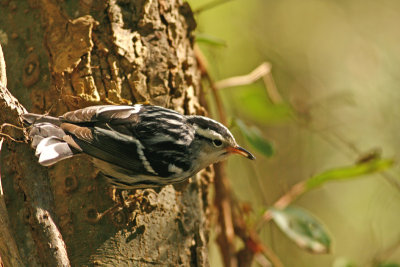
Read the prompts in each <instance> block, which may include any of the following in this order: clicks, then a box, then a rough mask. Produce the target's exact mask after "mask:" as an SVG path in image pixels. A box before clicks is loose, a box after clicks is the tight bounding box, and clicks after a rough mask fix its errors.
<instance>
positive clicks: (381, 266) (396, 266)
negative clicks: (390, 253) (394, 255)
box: [377, 262, 400, 267]
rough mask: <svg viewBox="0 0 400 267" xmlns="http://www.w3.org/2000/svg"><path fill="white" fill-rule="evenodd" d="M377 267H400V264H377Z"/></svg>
mask: <svg viewBox="0 0 400 267" xmlns="http://www.w3.org/2000/svg"><path fill="white" fill-rule="evenodd" d="M377 267H400V264H398V263H394V262H384V263H379V265H378V266H377Z"/></svg>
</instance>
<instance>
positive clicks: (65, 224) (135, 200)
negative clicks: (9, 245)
mask: <svg viewBox="0 0 400 267" xmlns="http://www.w3.org/2000/svg"><path fill="white" fill-rule="evenodd" d="M195 26H196V24H195V21H194V18H193V14H192V12H191V9H190V7H189V5H188V4H187V3H182V0H169V1H166V0H158V1H156V0H147V1H145V0H137V1H127V0H119V1H117V0H109V1H91V0H89V1H87V0H86V1H85V0H81V1H65V2H64V1H55V0H36V1H35V0H30V1H2V2H1V3H0V43H1V44H2V46H3V51H4V54H5V61H6V63H7V72H8V77H7V78H8V85H7V87H8V89H9V90H10V91H11V93H12V94H13V95H14V96H15V97H16V98H17V99H18V100H19V102H20V103H21V104H22V105H23V106H24V107H25V108H26V109H27V110H28V111H29V112H36V113H45V112H49V113H50V114H51V115H60V114H62V113H64V112H66V111H68V110H73V109H77V108H82V107H85V106H90V105H99V104H131V103H139V102H140V103H143V102H146V103H150V104H155V105H161V106H165V107H169V108H173V109H175V110H177V111H180V112H182V113H185V114H203V113H204V109H203V108H202V107H201V106H200V104H199V96H200V73H199V70H198V66H197V63H196V60H195V56H194V52H193V42H194V39H193V35H192V31H193V30H194V28H195ZM5 91H6V89H5V88H2V91H1V92H0V98H1V100H0V102H1V105H0V114H1V115H0V123H4V122H12V123H14V124H17V125H18V124H19V122H20V120H19V118H18V114H20V113H21V112H24V111H23V107H21V108H20V109H18V110H17V111H18V112H14V113H12V112H10V111H11V110H15V108H16V107H17V106H18V105H17V103H14V102H12V103H11V104H7V103H8V102H7V101H5V100H4V92H5ZM13 105H14V106H13ZM7 129H9V127H8V128H7ZM10 134H12V135H13V136H17V137H18V136H19V137H21V134H20V133H19V132H18V131H17V130H15V129H14V130H12V131H11V133H10ZM211 175H212V173H211V171H210V170H208V171H203V172H201V173H200V174H198V175H197V176H196V177H194V178H192V179H189V181H187V182H184V183H182V184H179V185H175V186H166V187H163V188H161V189H159V190H152V189H146V190H136V191H126V192H123V195H124V196H125V198H126V199H127V200H128V201H127V203H128V206H127V207H124V208H118V207H117V208H112V207H115V204H116V200H115V197H114V195H115V192H113V190H112V189H111V188H110V187H109V186H108V184H107V183H106V182H105V180H104V179H103V177H102V176H101V175H100V174H99V173H98V171H97V170H96V169H95V168H93V166H92V163H91V161H90V158H89V157H87V156H78V157H76V158H72V159H69V160H65V161H62V162H61V163H58V164H56V165H55V166H53V167H48V168H46V167H42V166H40V165H38V163H37V158H35V157H34V151H33V150H32V149H31V148H30V147H29V145H28V144H21V143H15V142H11V141H9V140H8V141H7V142H5V144H4V145H3V149H2V153H1V178H2V183H3V190H4V195H5V202H6V206H7V212H8V217H9V221H10V225H11V232H12V233H13V237H14V240H15V242H16V245H17V247H18V251H17V254H18V253H19V255H20V257H21V259H22V262H23V264H24V265H26V266H69V265H72V266H93V265H96V266H150V265H151V266H154V265H156V266H159V265H163V266H178V265H181V266H190V265H191V266H205V265H208V254H207V239H208V232H207V228H206V223H207V221H206V218H205V214H206V213H207V208H208V202H207V188H208V182H209V179H210V176H211ZM0 204H1V203H0ZM110 208H111V209H110ZM105 211H107V212H105ZM1 238H3V243H4V237H3V236H0V239H1ZM0 243H2V242H1V240H0ZM0 256H1V257H2V258H3V261H4V262H7V261H6V260H5V259H4V258H5V257H6V256H7V255H5V251H3V250H1V246H0ZM7 267H8V266H7Z"/></svg>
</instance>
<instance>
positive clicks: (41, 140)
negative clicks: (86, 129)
mask: <svg viewBox="0 0 400 267" xmlns="http://www.w3.org/2000/svg"><path fill="white" fill-rule="evenodd" d="M22 117H23V119H24V122H25V124H27V125H30V126H31V129H30V132H29V137H30V138H32V144H31V145H32V147H33V148H34V149H36V152H35V155H36V156H37V157H38V158H39V163H40V164H41V165H43V166H49V165H52V164H54V163H56V162H58V161H60V160H63V159H66V158H69V157H72V156H73V155H74V151H73V150H72V149H71V147H70V146H69V145H68V143H67V142H66V141H65V140H64V137H66V134H65V132H64V131H63V130H62V129H61V128H60V127H59V125H60V124H61V123H60V121H59V119H58V118H55V117H51V116H43V115H38V114H32V113H27V114H24V115H23V116H22Z"/></svg>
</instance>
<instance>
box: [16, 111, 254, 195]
mask: <svg viewBox="0 0 400 267" xmlns="http://www.w3.org/2000/svg"><path fill="white" fill-rule="evenodd" d="M23 119H24V122H25V123H26V124H27V125H29V126H30V133H29V136H30V137H31V139H32V147H33V148H35V149H36V153H35V154H36V156H37V157H39V163H40V164H42V165H44V166H49V165H52V164H54V163H56V162H58V161H60V160H63V159H66V158H69V157H72V156H74V155H77V154H81V153H85V154H88V155H90V156H92V158H93V162H94V164H95V166H96V167H97V168H99V169H100V171H101V172H102V173H103V174H104V175H105V176H106V177H107V178H108V179H109V181H110V182H111V184H112V185H113V186H114V187H116V188H124V189H133V188H149V187H160V186H164V185H167V184H172V183H178V182H181V181H183V180H185V179H187V178H189V177H190V176H193V175H194V174H196V173H197V172H199V171H200V170H201V169H203V168H205V167H207V166H209V165H210V164H212V163H215V162H218V161H220V160H223V159H225V158H226V157H227V156H228V155H229V154H232V153H236V154H240V155H242V156H245V157H247V158H249V159H254V156H253V155H252V154H251V153H250V152H248V151H246V150H245V149H243V148H241V147H240V146H238V145H237V143H236V141H235V138H234V137H233V135H232V134H231V133H230V131H229V130H228V129H227V128H226V127H225V126H224V125H222V124H221V123H219V122H217V121H215V120H212V119H209V118H207V117H203V116H185V115H182V114H180V113H178V112H176V111H173V110H170V109H166V108H162V107H159V106H152V105H140V104H137V105H132V106H122V105H121V106H113V105H103V106H91V107H87V108H83V109H79V110H75V111H71V112H67V113H65V114H64V115H62V116H60V117H51V116H46V115H39V114H32V113H27V114H24V115H23Z"/></svg>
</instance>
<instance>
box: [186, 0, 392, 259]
mask: <svg viewBox="0 0 400 267" xmlns="http://www.w3.org/2000/svg"><path fill="white" fill-rule="evenodd" d="M210 1H211V0H210ZM208 2H209V1H205V0H191V1H190V3H191V5H192V7H194V9H196V7H199V6H202V5H204V4H205V3H208ZM197 21H198V29H197V33H200V34H203V35H204V34H206V35H208V36H213V37H215V38H209V39H210V40H211V39H215V40H220V41H221V40H223V42H220V43H221V44H222V43H224V44H226V46H225V45H224V46H222V45H216V44H212V42H211V41H208V42H207V41H202V42H199V43H198V45H199V46H200V48H201V51H202V52H203V53H204V54H205V56H206V57H207V59H208V62H209V71H210V73H211V75H212V76H213V78H214V79H215V80H216V81H218V80H221V79H226V78H229V77H232V76H238V75H243V74H247V73H249V72H251V71H252V70H253V69H254V68H256V67H257V66H258V65H260V64H261V63H262V62H265V61H267V62H270V63H271V65H272V74H273V76H274V79H275V82H276V85H277V88H278V90H279V91H280V93H281V95H282V97H283V98H284V99H285V102H284V103H282V104H279V105H277V104H274V103H272V102H271V101H269V98H268V95H267V93H266V89H265V86H264V84H263V83H262V82H261V81H259V82H255V83H253V84H251V85H248V86H239V87H234V88H233V87H232V88H225V89H221V90H220V92H221V95H222V98H223V102H224V106H225V108H226V110H227V111H228V114H230V115H231V116H232V117H233V118H239V119H241V120H242V121H243V123H244V124H245V125H247V126H250V125H256V126H257V127H258V128H259V129H260V130H261V134H260V136H262V137H263V138H264V139H265V140H268V142H272V143H273V144H274V149H275V154H274V155H273V156H272V157H271V158H264V157H262V156H261V157H260V156H258V155H257V156H258V158H257V161H256V162H243V161H241V160H240V159H238V158H234V157H232V158H231V159H230V161H229V172H228V173H229V177H230V179H231V181H232V185H233V188H234V191H235V194H237V196H238V198H239V199H242V200H244V201H247V202H250V203H252V206H253V209H254V210H260V209H263V208H265V207H266V206H270V205H271V204H272V203H273V202H274V201H275V200H276V199H278V198H279V197H280V196H282V195H283V194H284V193H285V192H287V191H288V189H289V188H290V187H291V185H293V184H295V183H297V182H299V181H304V180H306V179H307V178H308V177H314V178H312V179H313V182H316V183H315V184H314V185H317V184H319V183H320V182H324V181H327V180H329V181H332V182H331V183H329V184H326V185H325V186H323V187H319V188H318V189H317V190H313V191H310V192H309V193H307V194H305V195H304V196H303V197H302V198H301V199H299V200H298V201H297V202H296V204H297V205H299V206H302V207H304V208H306V209H307V210H310V212H311V213H312V214H316V215H317V216H318V218H320V219H321V221H323V222H324V224H325V225H326V227H327V229H329V232H330V233H331V237H332V250H331V252H330V254H329V255H311V254H307V253H305V252H304V251H303V250H301V249H299V248H298V247H297V246H295V245H294V244H293V242H291V241H290V240H288V239H287V238H282V233H281V231H279V230H278V229H276V227H274V226H269V227H268V228H267V229H263V230H262V233H261V234H262V237H263V241H264V242H265V243H266V244H269V245H270V246H271V247H272V249H273V250H274V251H275V252H276V253H277V254H278V256H279V257H280V258H281V260H282V261H283V262H284V264H285V266H299V267H303V266H304V267H310V266H311V267H312V266H335V267H337V266H379V264H380V265H381V266H385V265H384V264H386V265H387V264H389V263H392V262H393V263H394V264H395V265H394V266H398V265H397V263H398V262H400V249H399V245H396V244H399V243H400V242H399V236H400V227H398V221H399V219H400V214H399V212H398V210H400V194H399V189H398V188H399V187H398V185H399V183H400V179H399V178H398V176H399V171H400V170H399V167H398V165H394V167H393V168H391V169H390V170H389V171H387V173H386V175H385V177H386V176H390V177H391V181H390V183H388V181H389V180H388V179H386V178H383V176H381V175H379V174H375V175H370V176H368V177H365V178H364V179H351V180H350V179H348V178H351V177H353V175H360V174H363V173H364V171H368V172H369V171H371V168H372V170H373V169H376V170H382V169H383V167H387V166H389V165H391V160H388V161H386V160H385V159H383V160H381V159H375V160H373V161H368V162H364V163H361V164H357V165H352V164H353V162H355V161H356V159H357V158H359V157H360V156H362V154H363V153H364V152H365V151H369V150H370V149H371V148H372V147H373V148H375V147H378V148H379V149H380V150H382V154H383V155H384V157H383V158H390V159H394V160H396V161H397V158H398V156H399V148H400V139H399V137H398V136H399V134H398V133H399V132H400V126H399V124H398V121H399V117H400V115H399V114H400V106H399V105H398V102H399V100H400V90H398V88H399V87H400V35H399V34H398V29H397V28H398V27H397V25H400V2H399V1H391V0H383V1H374V0H350V1H343V0H326V1H321V0H302V1H296V0H280V1H273V0H246V1H245V0H236V1H230V2H227V3H224V4H222V5H220V6H216V7H214V8H212V9H210V10H207V11H203V12H202V13H200V14H198V15H197ZM209 99H210V103H212V98H209ZM233 130H235V129H233ZM235 136H237V135H236V134H235ZM239 136H240V135H239ZM238 141H239V143H240V142H243V140H240V139H239V140H238ZM260 155H262V153H260ZM375 164H376V165H375ZM330 166H349V167H348V168H346V167H344V168H338V169H336V170H330ZM327 170H328V171H327ZM315 173H320V175H316V176H314V175H313V174H315ZM342 178H345V179H348V181H347V182H345V183H335V182H334V180H337V179H342ZM310 183H311V182H310ZM389 252H390V253H389ZM210 255H211V265H212V266H221V260H220V258H219V255H218V249H217V248H216V247H215V246H213V245H211V247H210ZM342 259H346V261H343V260H342ZM378 259H379V260H378Z"/></svg>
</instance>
